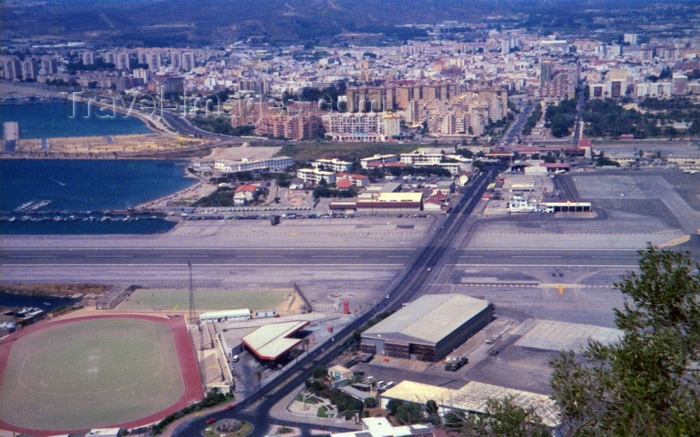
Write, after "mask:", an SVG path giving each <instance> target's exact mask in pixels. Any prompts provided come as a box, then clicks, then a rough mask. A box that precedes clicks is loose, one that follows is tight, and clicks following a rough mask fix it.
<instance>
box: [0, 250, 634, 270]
mask: <svg viewBox="0 0 700 437" xmlns="http://www.w3.org/2000/svg"><path fill="white" fill-rule="evenodd" d="M414 250H415V249H411V248H407V249H401V248H399V249H370V248H367V249H300V248H291V249H282V248H271V249H255V250H254V249H230V250H224V249H194V248H192V249H153V248H148V249H98V248H95V249H75V250H73V249H13V250H7V249H6V250H0V266H37V265H46V266H57V265H65V266H86V265H89V266H125V267H131V266H144V267H145V266H151V267H157V266H164V267H167V266H175V265H186V264H187V261H190V262H192V263H193V264H199V265H211V266H231V267H234V266H263V265H264V266H270V265H284V266H290V267H291V266H306V265H309V266H326V265H347V266H351V265H355V266H363V265H368V266H382V265H387V266H402V265H404V264H405V263H406V262H407V261H408V260H409V258H410V257H411V255H413V252H414ZM638 259H639V256H638V255H637V252H636V251H634V250H605V249H599V250H496V249H490V250H455V251H454V252H453V253H452V256H451V257H449V258H448V259H445V260H444V261H445V262H446V263H448V264H454V265H488V266H524V265H533V264H534V265H542V266H547V265H554V264H556V265H562V266H569V265H585V266H595V265H603V266H614V265H625V266H626V265H635V266H636V265H637V260H638Z"/></svg>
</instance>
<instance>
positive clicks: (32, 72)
mask: <svg viewBox="0 0 700 437" xmlns="http://www.w3.org/2000/svg"><path fill="white" fill-rule="evenodd" d="M37 76H39V62H38V61H36V60H34V59H25V60H24V61H23V62H22V80H36V78H37Z"/></svg>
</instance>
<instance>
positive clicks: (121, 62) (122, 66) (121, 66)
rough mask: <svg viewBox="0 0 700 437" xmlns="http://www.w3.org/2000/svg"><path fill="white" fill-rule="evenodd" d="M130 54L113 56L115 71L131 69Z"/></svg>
mask: <svg viewBox="0 0 700 437" xmlns="http://www.w3.org/2000/svg"><path fill="white" fill-rule="evenodd" d="M130 64H131V53H129V52H119V53H116V54H115V55H114V67H115V68H116V69H117V70H129V69H130V68H131V65H130Z"/></svg>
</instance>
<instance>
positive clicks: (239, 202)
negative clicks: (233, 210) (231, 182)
mask: <svg viewBox="0 0 700 437" xmlns="http://www.w3.org/2000/svg"><path fill="white" fill-rule="evenodd" d="M259 193H260V186H259V185H258V184H244V185H241V186H239V187H238V188H236V192H235V193H234V194H233V204H234V205H236V206H245V205H247V204H248V203H249V202H252V201H253V200H255V199H257V198H258V194H259Z"/></svg>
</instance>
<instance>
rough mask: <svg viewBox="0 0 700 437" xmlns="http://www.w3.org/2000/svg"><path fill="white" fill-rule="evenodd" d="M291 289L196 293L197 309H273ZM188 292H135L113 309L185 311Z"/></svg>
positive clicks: (140, 290) (187, 306) (144, 290)
mask: <svg viewBox="0 0 700 437" xmlns="http://www.w3.org/2000/svg"><path fill="white" fill-rule="evenodd" d="M291 292H292V290H291V289H278V290H196V292H195V302H196V305H197V310H202V311H211V310H226V309H240V308H248V309H251V310H267V309H270V310H274V309H277V308H278V307H279V306H280V305H282V304H283V303H284V302H285V301H286V299H287V296H288V295H289V294H290V293H291ZM189 302H190V301H189V291H188V290H162V289H146V288H142V289H139V290H136V291H135V292H134V293H132V295H131V296H130V297H129V299H128V300H126V301H124V302H122V303H121V304H119V306H118V307H117V308H118V309H119V310H127V311H130V310H137V311H138V310H140V311H151V310H166V311H168V310H171V311H177V310H186V309H187V308H189Z"/></svg>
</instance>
